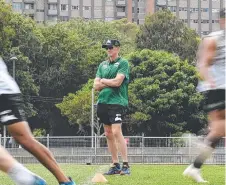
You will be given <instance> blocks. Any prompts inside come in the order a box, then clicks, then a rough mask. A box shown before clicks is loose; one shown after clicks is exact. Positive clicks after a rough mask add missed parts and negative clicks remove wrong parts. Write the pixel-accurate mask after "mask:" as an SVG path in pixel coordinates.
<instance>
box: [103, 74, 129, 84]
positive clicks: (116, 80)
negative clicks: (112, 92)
mask: <svg viewBox="0 0 226 185" xmlns="http://www.w3.org/2000/svg"><path fill="white" fill-rule="evenodd" d="M124 78H125V75H124V74H121V73H118V74H117V76H116V77H115V78H113V79H106V78H103V79H101V80H100V81H101V82H102V83H103V84H105V85H107V86H109V87H120V85H121V84H122V82H123V80H124Z"/></svg>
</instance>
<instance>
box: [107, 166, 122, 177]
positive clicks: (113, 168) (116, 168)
mask: <svg viewBox="0 0 226 185" xmlns="http://www.w3.org/2000/svg"><path fill="white" fill-rule="evenodd" d="M120 172H121V168H120V165H115V164H112V165H111V167H110V169H109V171H108V172H106V173H104V175H116V174H120Z"/></svg>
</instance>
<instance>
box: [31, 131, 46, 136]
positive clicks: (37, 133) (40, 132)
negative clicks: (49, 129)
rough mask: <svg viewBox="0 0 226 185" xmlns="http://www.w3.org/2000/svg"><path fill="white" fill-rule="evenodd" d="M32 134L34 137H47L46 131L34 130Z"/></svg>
mask: <svg viewBox="0 0 226 185" xmlns="http://www.w3.org/2000/svg"><path fill="white" fill-rule="evenodd" d="M32 133H33V136H34V137H42V136H46V131H45V130H44V129H34V130H33V132H32Z"/></svg>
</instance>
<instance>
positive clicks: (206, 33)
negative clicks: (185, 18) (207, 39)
mask: <svg viewBox="0 0 226 185" xmlns="http://www.w3.org/2000/svg"><path fill="white" fill-rule="evenodd" d="M201 34H202V35H208V34H209V32H208V31H202V32H201Z"/></svg>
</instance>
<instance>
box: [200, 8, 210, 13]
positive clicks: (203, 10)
mask: <svg viewBox="0 0 226 185" xmlns="http://www.w3.org/2000/svg"><path fill="white" fill-rule="evenodd" d="M208 11H209V8H201V12H208Z"/></svg>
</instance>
